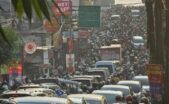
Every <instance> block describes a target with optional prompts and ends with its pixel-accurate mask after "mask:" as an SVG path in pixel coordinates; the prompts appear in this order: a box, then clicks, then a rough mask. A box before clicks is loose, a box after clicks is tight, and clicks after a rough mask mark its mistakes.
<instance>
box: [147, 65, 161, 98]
mask: <svg viewBox="0 0 169 104" xmlns="http://www.w3.org/2000/svg"><path fill="white" fill-rule="evenodd" d="M163 74H164V72H163V70H162V65H160V64H148V65H147V75H148V78H149V82H150V92H151V97H152V99H154V100H157V101H161V97H162V94H161V92H162V84H163Z"/></svg>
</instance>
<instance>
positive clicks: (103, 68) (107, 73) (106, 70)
mask: <svg viewBox="0 0 169 104" xmlns="http://www.w3.org/2000/svg"><path fill="white" fill-rule="evenodd" d="M88 70H104V71H105V73H106V76H110V71H109V69H108V68H107V67H99V68H89V69H88Z"/></svg>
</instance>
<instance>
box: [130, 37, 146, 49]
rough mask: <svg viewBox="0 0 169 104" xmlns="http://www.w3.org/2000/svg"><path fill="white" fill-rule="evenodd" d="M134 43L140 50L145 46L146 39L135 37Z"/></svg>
mask: <svg viewBox="0 0 169 104" xmlns="http://www.w3.org/2000/svg"><path fill="white" fill-rule="evenodd" d="M132 43H133V46H134V47H135V48H139V47H140V46H144V39H143V37H142V36H133V39H132Z"/></svg>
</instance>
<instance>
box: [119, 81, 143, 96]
mask: <svg viewBox="0 0 169 104" xmlns="http://www.w3.org/2000/svg"><path fill="white" fill-rule="evenodd" d="M117 85H124V86H129V87H130V88H131V90H132V91H133V92H134V93H135V94H137V95H138V94H139V93H140V92H141V89H142V86H141V83H140V82H139V81H132V80H121V81H119V82H118V83H117Z"/></svg>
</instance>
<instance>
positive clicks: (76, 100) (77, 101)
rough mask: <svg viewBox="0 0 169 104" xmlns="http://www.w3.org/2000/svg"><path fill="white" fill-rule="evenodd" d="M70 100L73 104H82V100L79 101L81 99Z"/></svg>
mask: <svg viewBox="0 0 169 104" xmlns="http://www.w3.org/2000/svg"><path fill="white" fill-rule="evenodd" d="M68 99H70V100H71V101H72V102H76V103H79V104H81V103H82V99H79V98H68Z"/></svg>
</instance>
